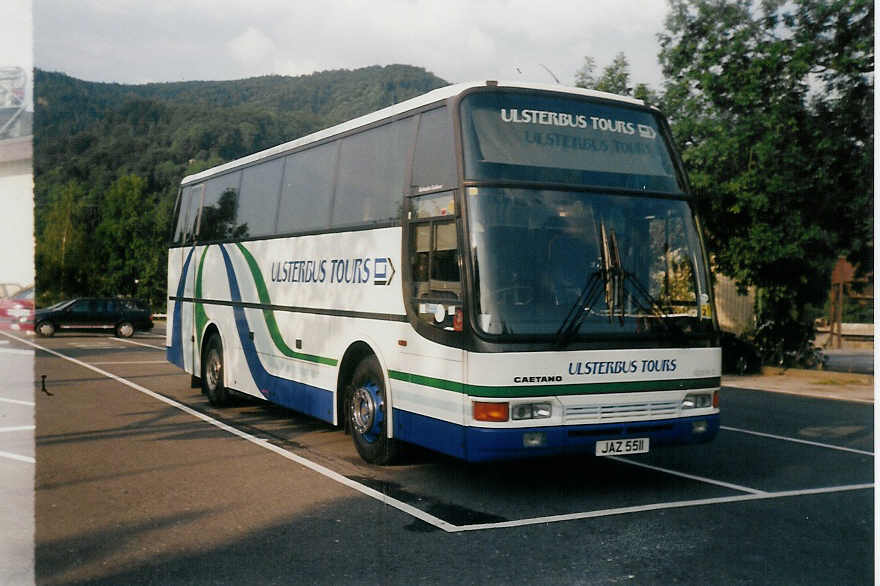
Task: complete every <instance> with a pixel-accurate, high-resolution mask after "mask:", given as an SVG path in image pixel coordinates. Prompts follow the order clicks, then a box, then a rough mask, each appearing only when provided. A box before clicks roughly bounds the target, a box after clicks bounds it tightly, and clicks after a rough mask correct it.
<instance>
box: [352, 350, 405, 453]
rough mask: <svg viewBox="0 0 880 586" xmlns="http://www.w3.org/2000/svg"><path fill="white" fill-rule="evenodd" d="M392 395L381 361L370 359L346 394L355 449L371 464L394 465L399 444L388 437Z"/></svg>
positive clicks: (361, 363)
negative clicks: (389, 395)
mask: <svg viewBox="0 0 880 586" xmlns="http://www.w3.org/2000/svg"><path fill="white" fill-rule="evenodd" d="M387 398H388V394H387V393H386V391H385V379H384V377H383V376H382V369H381V367H380V366H379V360H378V359H377V358H376V357H375V356H368V357H367V358H364V359H363V360H361V362H360V363H359V364H358V365H357V368H355V370H354V376H353V377H352V379H351V385H350V386H349V387H348V389H347V392H346V400H347V402H348V404H347V409H346V412H347V415H348V423H349V427H350V429H351V435H352V437H353V438H354V446H355V448H356V449H357V451H358V454H360V456H361V458H363V459H364V460H366V461H367V462H369V463H370V464H378V465H379V466H384V465H386V464H391V463H392V462H393V461H394V460H395V459H396V458H397V455H398V452H399V443H398V442H397V441H396V440H394V439H393V438H389V437H388V433H387V426H388V409H389V406H388V401H387Z"/></svg>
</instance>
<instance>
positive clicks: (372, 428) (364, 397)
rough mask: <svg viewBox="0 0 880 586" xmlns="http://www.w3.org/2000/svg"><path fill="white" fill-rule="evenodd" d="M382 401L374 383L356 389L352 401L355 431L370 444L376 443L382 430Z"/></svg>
mask: <svg viewBox="0 0 880 586" xmlns="http://www.w3.org/2000/svg"><path fill="white" fill-rule="evenodd" d="M382 419H383V414H382V399H381V397H380V396H379V389H378V387H377V386H376V385H375V384H374V383H367V384H365V385H363V386H360V387H358V388H357V389H355V391H354V394H353V395H352V399H351V423H352V426H353V427H354V430H355V432H356V433H358V434H359V435H361V436H363V437H364V439H366V440H367V441H368V442H372V441H374V440H375V439H376V438H377V437H378V436H379V433H380V432H381V429H382Z"/></svg>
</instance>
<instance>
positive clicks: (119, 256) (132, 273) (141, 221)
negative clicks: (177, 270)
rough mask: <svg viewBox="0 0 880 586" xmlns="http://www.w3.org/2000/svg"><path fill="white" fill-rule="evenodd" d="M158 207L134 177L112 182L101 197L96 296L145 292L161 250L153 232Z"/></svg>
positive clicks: (157, 238)
mask: <svg viewBox="0 0 880 586" xmlns="http://www.w3.org/2000/svg"><path fill="white" fill-rule="evenodd" d="M157 204H158V198H157V197H156V196H155V195H152V194H147V193H146V180H145V179H143V178H142V177H139V176H137V175H133V174H132V175H123V176H122V177H120V178H119V179H117V180H116V181H114V182H113V184H112V185H111V186H110V188H109V189H108V190H107V192H106V193H105V194H104V204H103V207H102V219H101V223H100V224H99V225H98V229H97V234H96V236H97V242H98V243H99V247H100V248H99V253H100V257H101V265H102V269H101V271H100V272H99V275H100V276H99V278H98V279H97V282H96V289H97V292H99V293H101V294H104V295H122V296H126V297H134V296H138V295H139V294H140V293H144V292H146V291H147V290H148V283H147V279H148V277H153V278H154V277H155V274H154V273H155V264H156V263H155V260H154V259H155V257H157V256H159V254H160V251H161V250H162V249H163V248H164V243H163V242H162V240H161V238H159V237H158V236H159V234H158V231H157V229H156V228H157V223H156V217H155V216H156V208H157ZM162 285H163V286H164V282H163V283H162Z"/></svg>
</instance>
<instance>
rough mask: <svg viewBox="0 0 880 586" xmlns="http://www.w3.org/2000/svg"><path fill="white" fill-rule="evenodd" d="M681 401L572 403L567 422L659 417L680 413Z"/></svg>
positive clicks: (566, 413) (567, 412)
mask: <svg viewBox="0 0 880 586" xmlns="http://www.w3.org/2000/svg"><path fill="white" fill-rule="evenodd" d="M678 406H679V401H652V402H647V403H618V404H611V405H572V406H569V407H566V408H565V420H566V423H571V422H576V421H603V420H606V419H631V418H637V419H641V418H652V419H653V418H657V417H673V416H676V415H678Z"/></svg>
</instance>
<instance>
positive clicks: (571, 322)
mask: <svg viewBox="0 0 880 586" xmlns="http://www.w3.org/2000/svg"><path fill="white" fill-rule="evenodd" d="M599 233H600V237H601V239H602V246H601V247H600V257H601V261H602V265H601V266H600V267H599V268H598V269H596V270H595V271H593V272H592V273H591V274H590V275H589V276H588V277H587V281H586V283H584V288H583V291H582V292H581V294H580V295H579V296H578V298H577V301H575V303H574V305H572V306H571V309H569V310H568V313H567V314H566V316H565V319H564V320H562V325H560V326H559V329H558V330H556V344H557V345H558V346H565V345H566V344H568V342H569V340H570V339H571V337H572V336H573V335H574V334H575V333H576V332H577V331H578V329H579V328H580V326H581V324H582V323H583V321H584V318H586V317H587V315H589V314H590V313H591V312H592V311H593V305H594V304H595V303H596V301H597V299H598V297H599V294H600V293H601V291H602V289H603V288H604V290H605V305H606V306H607V307H608V308H609V310H610V311H609V315H608V319H609V321H610V320H611V318H612V316H613V315H614V307H615V305H616V304H617V302H618V300H619V299H621V298H622V297H623V295H622V293H623V282H622V279H621V273H620V253H619V252H617V239H616V238H615V236H614V232H613V231H612V232H611V241H609V236H608V232H607V231H606V230H605V223H604V222H603V223H602V224H601V225H600V226H599ZM621 310H622V306H621ZM622 320H623V317H622V314H621V321H622Z"/></svg>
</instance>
